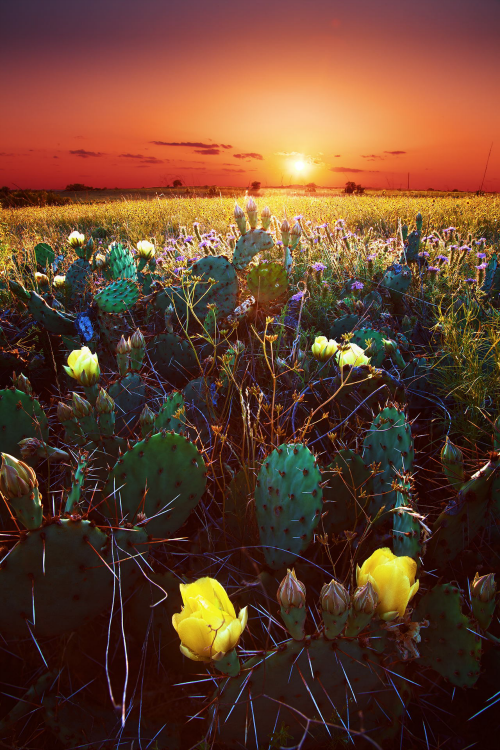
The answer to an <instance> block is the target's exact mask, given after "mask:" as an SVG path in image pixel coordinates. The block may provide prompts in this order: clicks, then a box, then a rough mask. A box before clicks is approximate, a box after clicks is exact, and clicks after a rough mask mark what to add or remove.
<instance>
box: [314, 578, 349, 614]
mask: <svg viewBox="0 0 500 750" xmlns="http://www.w3.org/2000/svg"><path fill="white" fill-rule="evenodd" d="M349 606H350V599H349V593H348V591H347V590H346V589H345V588H344V586H342V584H341V583H339V582H338V581H336V580H335V578H332V580H331V581H330V583H325V585H324V586H323V588H322V589H321V609H322V610H323V612H328V613H329V614H331V615H335V616H338V615H342V614H343V613H344V612H346V611H347V610H348V609H349Z"/></svg>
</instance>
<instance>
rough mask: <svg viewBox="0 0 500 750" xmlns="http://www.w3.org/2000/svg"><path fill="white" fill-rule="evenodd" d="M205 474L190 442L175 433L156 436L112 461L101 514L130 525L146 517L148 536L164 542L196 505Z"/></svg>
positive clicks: (141, 442) (203, 465)
mask: <svg viewBox="0 0 500 750" xmlns="http://www.w3.org/2000/svg"><path fill="white" fill-rule="evenodd" d="M205 469H206V467H205V463H204V461H203V459H202V458H201V456H200V455H199V453H198V450H197V448H196V446H195V445H193V443H191V442H190V441H189V440H187V439H186V438H184V437H182V436H181V435H176V434H175V433H166V434H165V433H157V434H156V435H153V436H152V437H149V438H146V440H141V441H140V442H139V443H136V445H134V447H133V448H131V449H130V450H129V451H127V452H126V453H125V454H124V455H123V456H122V457H121V458H120V459H119V460H118V463H117V464H116V466H115V467H114V469H113V470H112V471H111V473H110V475H109V478H108V481H107V483H106V486H105V488H104V495H105V497H107V500H106V502H105V503H104V504H103V506H102V508H101V509H102V512H103V513H105V514H106V515H107V516H108V518H111V519H113V521H118V522H120V521H121V520H122V518H123V519H124V520H125V521H127V522H133V521H134V520H135V519H136V517H137V514H138V513H144V514H145V515H146V517H147V518H151V521H149V522H148V523H147V525H146V530H147V532H148V534H150V535H152V536H154V537H160V538H163V537H167V536H169V535H170V534H173V533H174V532H175V531H177V529H178V528H179V527H180V526H182V524H183V523H184V521H185V520H186V519H187V517H188V516H189V514H190V513H191V511H192V510H193V509H194V508H195V507H196V505H197V504H198V502H199V500H200V498H201V496H202V495H203V493H204V491H205V485H206V477H205ZM153 516H156V517H155V518H153Z"/></svg>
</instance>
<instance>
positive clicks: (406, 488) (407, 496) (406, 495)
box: [392, 476, 422, 561]
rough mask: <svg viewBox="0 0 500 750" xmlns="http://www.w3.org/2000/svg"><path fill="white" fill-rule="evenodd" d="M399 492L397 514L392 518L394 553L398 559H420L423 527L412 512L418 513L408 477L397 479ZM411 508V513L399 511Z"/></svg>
mask: <svg viewBox="0 0 500 750" xmlns="http://www.w3.org/2000/svg"><path fill="white" fill-rule="evenodd" d="M396 481H397V483H398V490H397V493H396V505H395V506H394V507H395V513H394V514H393V517H392V537H393V541H392V551H393V552H394V554H395V555H398V557H413V559H414V560H417V561H418V559H419V556H420V554H421V551H422V544H421V532H422V529H421V526H420V523H419V522H418V520H417V519H416V518H415V516H413V515H412V514H411V512H410V511H416V503H415V502H414V500H413V499H412V492H411V481H410V478H409V477H408V476H401V477H397V478H396ZM400 508H410V511H404V510H399V509H400Z"/></svg>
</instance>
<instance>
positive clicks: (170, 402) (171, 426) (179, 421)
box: [154, 392, 186, 432]
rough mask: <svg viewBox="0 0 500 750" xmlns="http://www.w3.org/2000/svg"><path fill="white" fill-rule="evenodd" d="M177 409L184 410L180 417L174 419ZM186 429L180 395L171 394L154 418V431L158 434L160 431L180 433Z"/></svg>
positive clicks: (183, 406) (176, 393)
mask: <svg viewBox="0 0 500 750" xmlns="http://www.w3.org/2000/svg"><path fill="white" fill-rule="evenodd" d="M179 409H184V413H183V414H181V416H180V417H174V414H176V413H177V412H178V411H179ZM185 428H186V420H185V405H184V399H183V398H182V393H178V392H175V393H172V394H170V396H167V398H166V400H165V401H164V403H163V405H162V406H161V408H160V410H159V412H158V414H157V415H156V418H155V424H154V431H155V432H160V431H161V430H173V432H180V431H181V430H184V429H185Z"/></svg>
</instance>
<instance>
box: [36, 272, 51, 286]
mask: <svg viewBox="0 0 500 750" xmlns="http://www.w3.org/2000/svg"><path fill="white" fill-rule="evenodd" d="M35 281H36V283H37V284H39V286H48V283H49V277H48V276H47V275H46V274H44V273H40V272H39V271H36V272H35Z"/></svg>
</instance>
